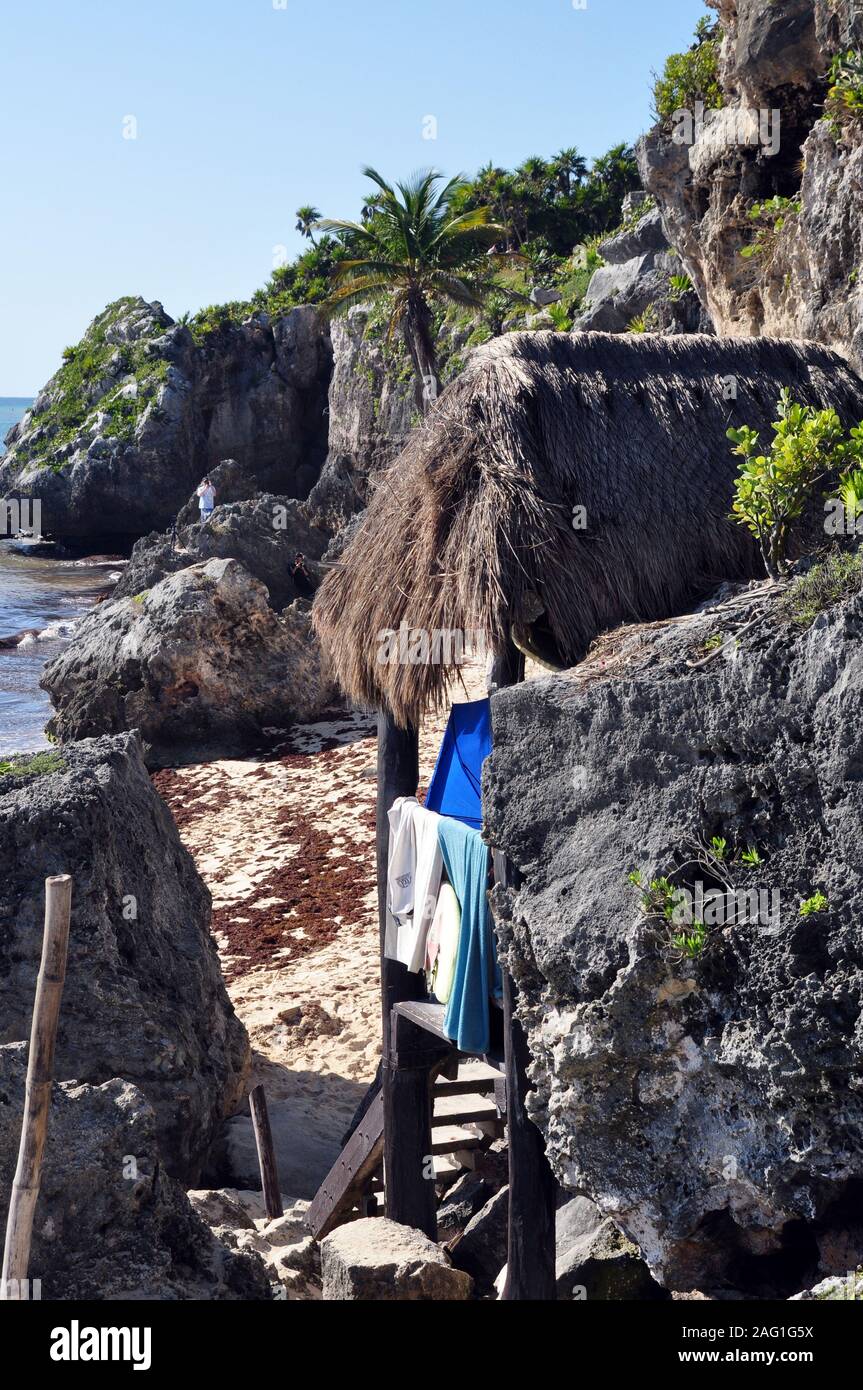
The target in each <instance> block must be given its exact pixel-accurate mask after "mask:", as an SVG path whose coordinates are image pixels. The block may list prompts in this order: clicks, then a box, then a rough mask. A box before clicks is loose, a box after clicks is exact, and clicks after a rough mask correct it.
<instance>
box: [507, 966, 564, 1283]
mask: <svg viewBox="0 0 863 1390" xmlns="http://www.w3.org/2000/svg"><path fill="white" fill-rule="evenodd" d="M514 1006H515V986H514V984H513V982H512V978H511V976H510V975H509V974H508V972H506V971H504V974H503V1026H504V1048H505V1055H506V1092H507V1107H506V1132H507V1157H508V1162H509V1233H508V1236H507V1266H506V1283H505V1284H504V1289H503V1294H502V1295H501V1297H502V1299H503V1300H504V1301H506V1302H518V1301H521V1300H542V1301H543V1302H547V1301H551V1300H553V1299H554V1298H555V1208H556V1206H557V1180H556V1178H555V1176H554V1174H553V1173H552V1171H551V1165H550V1164H549V1161H548V1157H547V1156H546V1152H545V1140H544V1139H543V1137H542V1135H541V1134H540V1132H539V1130H538V1129H537V1127H536V1125H535V1124H534V1123H533V1121H532V1120H531V1119H530V1117H529V1115H528V1113H527V1106H526V1105H525V1097H526V1095H527V1092H528V1077H527V1068H528V1063H529V1062H530V1050H529V1048H528V1045H527V1038H526V1037H525V1033H524V1028H523V1027H522V1025H521V1023H520V1022H519V1020H518V1018H516V1015H515V1007H514Z"/></svg>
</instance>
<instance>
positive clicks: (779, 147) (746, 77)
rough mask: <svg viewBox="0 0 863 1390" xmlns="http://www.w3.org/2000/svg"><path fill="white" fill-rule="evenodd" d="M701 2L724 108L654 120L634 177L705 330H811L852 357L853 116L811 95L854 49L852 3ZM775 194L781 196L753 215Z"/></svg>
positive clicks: (862, 168) (860, 185) (859, 132)
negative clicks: (687, 121)
mask: <svg viewBox="0 0 863 1390" xmlns="http://www.w3.org/2000/svg"><path fill="white" fill-rule="evenodd" d="M711 2H712V3H713V4H714V8H716V9H718V11H719V18H720V22H721V26H722V42H721V47H720V53H719V81H720V84H721V87H722V90H723V95H724V106H723V107H722V109H721V110H720V111H719V112H718V114H716V115H714V116H712V117H711V118H709V119H708V120H707V121H706V122H705V123H704V124H703V126H702V128H700V129H699V125H698V122H697V121H696V122H695V123H694V125H693V127H692V129H691V131H690V132H688V133H687V131H686V130H685V129H684V127H683V126H682V125H678V126H677V128H676V130H675V129H674V123H673V122H668V123H666V125H665V127H657V128H656V129H655V130H653V131H652V132H651V133H650V134H649V135H648V136H646V137H645V138H644V140H642V142H641V144H640V146H639V149H638V156H639V165H640V169H641V175H642V179H643V181H644V185H645V187H646V188H647V189H648V190H649V191H650V192H651V193H652V194H653V195H654V196H655V198H656V199H657V201H658V203H659V206H660V209H661V212H662V218H663V224H664V227H665V232H666V235H667V237H668V239H669V241H670V242H671V243H672V244H673V245H674V247H675V248H676V250H677V251H678V253H679V254H680V256H681V258H682V260H683V263H684V265H685V267H686V270H687V271H688V273H689V275H690V276H691V278H692V280H693V282H694V284H695V287H696V289H697V291H698V293H699V296H700V298H701V300H702V303H703V304H704V306H705V308H706V309H707V311H708V313H709V315H710V317H711V319H712V322H713V326H714V328H715V330H716V332H717V333H719V334H720V335H735V334H738V335H739V334H744V335H745V334H754V335H758V334H770V335H774V336H779V337H793V338H812V339H815V340H818V341H821V342H823V343H826V344H828V345H829V346H831V347H833V348H835V349H836V350H837V351H840V352H843V353H844V354H845V355H846V356H848V357H850V359H851V360H852V361H853V362H854V363H855V365H857V366H858V367H859V366H860V364H861V362H863V284H861V282H860V266H861V260H863V123H861V122H860V121H859V119H856V120H855V119H844V118H843V119H840V120H839V121H837V120H836V119H834V118H833V116H831V113H830V112H829V111H825V109H824V103H825V96H826V93H827V88H828V72H829V68H830V64H831V61H832V59H833V58H834V56H835V55H836V54H837V53H840V52H845V51H848V50H849V49H850V50H856V51H857V53H858V54H859V53H860V51H861V50H863V11H861V10H860V8H859V6H857V5H855V4H853V3H852V0H814V4H813V0H783V3H781V4H775V3H772V0H711ZM692 114H693V115H695V114H696V113H692ZM690 137H691V143H688V142H684V141H688V140H689V139H690ZM775 197H778V198H780V199H782V200H786V202H785V204H784V205H783V206H777V207H776V208H774V210H773V211H770V210H768V211H767V212H766V213H765V214H763V215H762V216H761V217H760V218H756V219H755V220H753V217H752V212H753V209H756V208H757V206H758V205H759V204H763V203H764V202H765V201H767V200H769V199H773V198H775ZM759 238H760V243H761V245H760V248H759V250H758V251H757V252H756V254H754V255H751V254H747V255H742V254H741V253H742V252H748V249H749V248H751V247H752V246H753V245H754V244H755V242H756V239H759Z"/></svg>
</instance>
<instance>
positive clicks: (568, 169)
mask: <svg viewBox="0 0 863 1390" xmlns="http://www.w3.org/2000/svg"><path fill="white" fill-rule="evenodd" d="M551 169H552V173H553V175H554V176H555V178H556V179H557V186H558V189H559V190H560V192H561V193H562V194H563V195H564V197H566V198H568V197H569V196H570V194H571V193H572V185H573V183H576V184H580V183H581V181H582V179H585V178H587V160H586V159H585V158H584V156H583V155H580V154H579V153H578V150H577V149H576V148H575V146H574V145H571V146H570V147H569V149H566V150H561V151H560V153H559V154H556V155H555V157H554V159H553V160H552V164H551Z"/></svg>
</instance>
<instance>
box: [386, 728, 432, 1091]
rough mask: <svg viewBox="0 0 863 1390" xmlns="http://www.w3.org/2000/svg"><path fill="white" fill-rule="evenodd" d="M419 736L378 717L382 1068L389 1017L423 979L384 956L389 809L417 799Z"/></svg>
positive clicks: (421, 987) (419, 992)
mask: <svg viewBox="0 0 863 1390" xmlns="http://www.w3.org/2000/svg"><path fill="white" fill-rule="evenodd" d="M419 776H420V774H419V737H418V735H417V731H416V729H400V728H399V727H398V725H397V724H396V722H395V720H394V719H393V717H392V715H391V714H389V713H385V712H383V711H382V712H381V713H380V714H379V715H378V802H377V861H378V921H379V924H380V943H381V944H380V951H381V1028H382V1031H383V1065H384V1068H386V1061H387V1058H388V1056H389V1053H390V1018H391V1015H392V1010H393V1005H394V1004H401V1003H402V1002H403V1001H404V1000H407V999H421V998H422V997H423V994H424V992H425V980H424V977H423V976H422V974H421V973H418V974H412V973H411V972H410V971H409V970H408V969H407V967H406V966H404V965H402V963H401V961H398V960H388V959H387V957H386V956H385V955H384V942H385V940H386V931H387V867H388V864H389V852H390V823H389V820H388V819H387V816H388V813H389V810H390V807H391V806H392V804H393V802H394V801H396V800H398V798H399V797H400V796H416V792H417V786H418V785H419Z"/></svg>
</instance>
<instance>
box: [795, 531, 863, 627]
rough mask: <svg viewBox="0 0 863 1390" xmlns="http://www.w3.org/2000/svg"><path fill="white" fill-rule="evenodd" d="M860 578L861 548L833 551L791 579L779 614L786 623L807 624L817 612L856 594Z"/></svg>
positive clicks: (862, 570)
mask: <svg viewBox="0 0 863 1390" xmlns="http://www.w3.org/2000/svg"><path fill="white" fill-rule="evenodd" d="M861 580H863V551H860V550H858V551H856V552H852V551H848V550H838V549H837V550H833V551H831V552H830V553H829V554H828V555H826V556H825V558H824V559H823V560H820V561H819V562H818V564H816V565H813V566H812V568H811V570H810V571H809V573H808V574H804V575H801V576H800V578H799V579H795V580H794V583H793V584H792V585H791V587H790V589H789V590H788V593H787V594H786V595H785V597H784V599H783V602H782V608H781V613H782V616H783V617H784V618H786V619H787V620H788V621H789V622H792V623H798V624H799V625H800V626H801V627H811V626H812V624H813V623H814V621H815V619H816V618H817V617H818V614H819V613H823V612H825V610H826V609H828V608H832V607H833V605H834V604H835V603H841V602H843V600H845V599H849V598H850V597H851V595H852V594H855V593H859V591H860V585H861Z"/></svg>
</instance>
